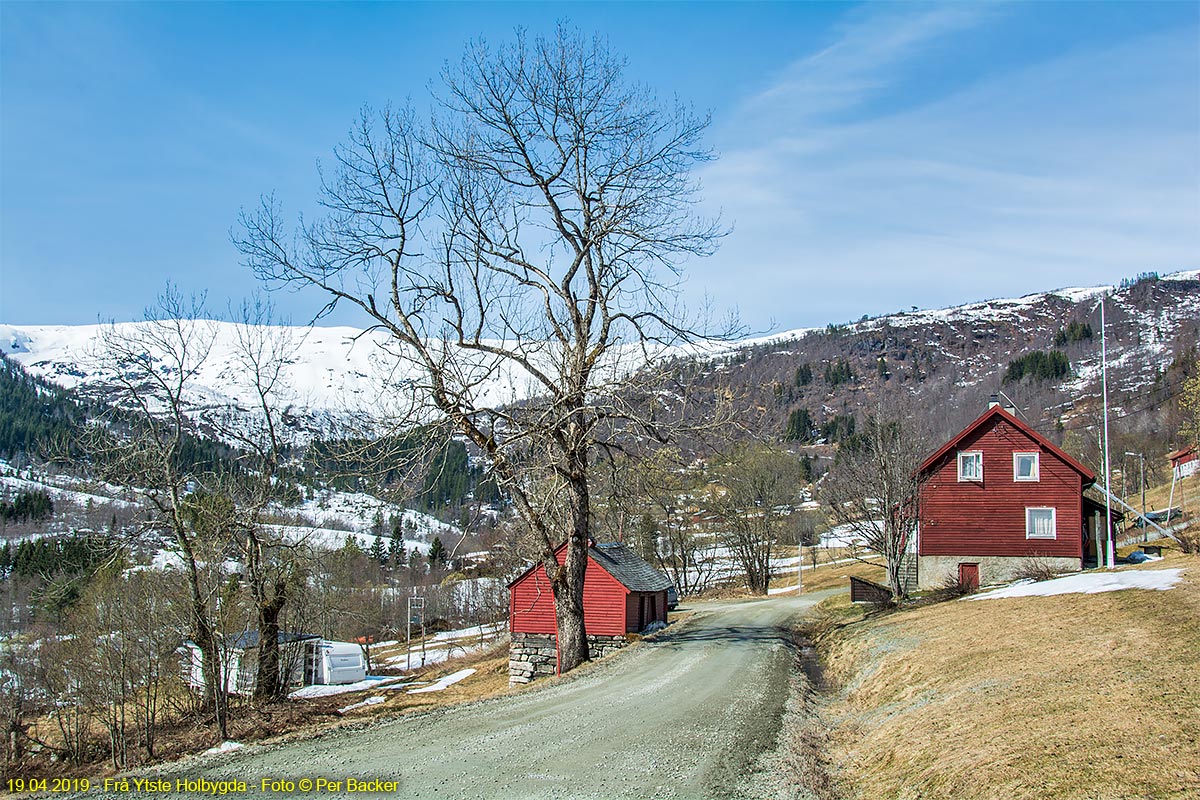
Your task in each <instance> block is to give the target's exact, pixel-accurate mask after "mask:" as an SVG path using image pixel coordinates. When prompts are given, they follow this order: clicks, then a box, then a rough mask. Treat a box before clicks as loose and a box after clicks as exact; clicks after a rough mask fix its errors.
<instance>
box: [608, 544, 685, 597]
mask: <svg viewBox="0 0 1200 800" xmlns="http://www.w3.org/2000/svg"><path fill="white" fill-rule="evenodd" d="M588 552H589V554H590V555H591V557H592V560H594V561H595V562H596V563H597V564H599V565H600V566H601V567H603V568H604V571H605V572H607V573H608V574H609V575H612V576H613V577H614V578H616V579H617V580H618V581H620V582H621V583H622V584H624V586H625V588H626V589H628V590H629V591H631V592H661V591H665V590H666V589H668V588H670V586H671V579H670V578H668V577H667V576H666V575H663V574H662V573H661V572H659V571H658V570H656V569H655V568H654V567H652V566H650V565H649V564H648V563H646V561H645V559H643V558H642V557H641V556H639V555H638V554H637V553H635V552H633V551H632V550H630V549H629V548H628V547H626V546H625V545H623V544H621V543H620V542H605V543H603V544H598V545H596V546H595V547H593V548H591V549H590V550H589V551H588Z"/></svg>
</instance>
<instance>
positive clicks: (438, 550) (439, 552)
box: [429, 536, 448, 569]
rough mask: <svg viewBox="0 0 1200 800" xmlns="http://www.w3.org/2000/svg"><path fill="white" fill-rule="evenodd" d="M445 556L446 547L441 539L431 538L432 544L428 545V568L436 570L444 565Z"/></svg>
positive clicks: (437, 537)
mask: <svg viewBox="0 0 1200 800" xmlns="http://www.w3.org/2000/svg"><path fill="white" fill-rule="evenodd" d="M447 555H448V553H447V552H446V546H445V545H444V544H442V539H441V537H439V536H435V537H433V544H431V545H429V568H430V569H437V568H438V567H440V566H442V565H444V564H445V563H446V556H447Z"/></svg>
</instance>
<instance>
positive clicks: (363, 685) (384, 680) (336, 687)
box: [288, 675, 400, 700]
mask: <svg viewBox="0 0 1200 800" xmlns="http://www.w3.org/2000/svg"><path fill="white" fill-rule="evenodd" d="M398 680H400V678H389V677H387V676H385V675H368V676H367V677H366V678H365V679H364V680H361V681H355V682H354V683H340V684H330V685H315V686H305V687H303V688H301V689H297V690H296V691H294V692H292V693H291V694H289V695H288V697H291V698H292V699H294V700H308V699H311V698H313V697H330V696H332V695H335V694H346V693H347V692H361V691H364V690H366V689H378V688H381V687H383V686H386V685H387V684H389V683H395V682H396V681H398Z"/></svg>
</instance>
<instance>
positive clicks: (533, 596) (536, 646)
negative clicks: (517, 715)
mask: <svg viewBox="0 0 1200 800" xmlns="http://www.w3.org/2000/svg"><path fill="white" fill-rule="evenodd" d="M566 553H567V546H566V543H563V544H562V545H560V546H559V548H558V549H557V550H556V551H555V557H556V558H557V559H558V563H559V564H562V563H563V562H564V561H565V560H566ZM670 587H671V579H670V578H668V577H667V576H666V575H664V574H662V573H661V572H659V571H658V570H656V569H655V568H654V567H652V566H651V565H650V564H648V563H646V561H645V560H644V559H643V558H641V557H640V556H638V554H637V553H635V552H633V550H631V549H629V548H628V547H626V546H625V545H624V544H621V543H619V542H606V543H603V544H596V545H593V546H591V547H589V548H588V564H587V572H586V573H585V575H584V582H583V623H584V630H585V631H586V633H587V639H588V649H589V651H590V652H591V655H592V657H593V658H602V657H604V656H606V655H609V654H611V653H613V652H614V651H616V650H619V649H620V648H622V647H624V646H625V645H626V644H628V642H629V640H630V637H629V634H634V633H638V632H640V631H644V630H646V629H647V628H649V627H651V626H652V625H654V624H655V623H660V624H665V623H666V621H667V589H669V588H670ZM508 590H509V606H508V609H509V613H508V619H509V630H510V631H511V633H512V647H511V649H510V651H509V680H510V682H512V683H528V682H529V681H531V680H533V679H534V678H537V677H540V676H542V675H555V674H557V673H558V671H559V670H558V644H557V627H556V624H555V614H554V595H553V592H552V591H551V588H550V579H549V577H548V576H547V575H546V569H545V567H544V566H543V565H542V564H540V563H538V564H535V565H533V566H532V567H530V568H529V569H527V570H526V571H525V572H524V573H522V574H521V575H520V576H519V577H518V578H517V579H516V580H514V581H513V582H512V583H510V584H509V586H508Z"/></svg>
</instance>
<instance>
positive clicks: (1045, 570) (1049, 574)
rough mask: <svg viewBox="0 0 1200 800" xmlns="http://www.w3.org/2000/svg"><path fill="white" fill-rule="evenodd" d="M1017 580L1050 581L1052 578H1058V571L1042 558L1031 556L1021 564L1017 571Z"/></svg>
mask: <svg viewBox="0 0 1200 800" xmlns="http://www.w3.org/2000/svg"><path fill="white" fill-rule="evenodd" d="M1015 577H1016V578H1017V580H1022V581H1036V582H1039V583H1040V582H1041V581H1048V580H1050V579H1051V578H1057V577H1058V573H1057V572H1055V571H1054V570H1053V569H1051V567H1050V565H1049V564H1047V563H1046V562H1045V561H1042V560H1040V559H1036V558H1031V559H1028V560H1027V561H1025V563H1023V564H1021V566H1020V567H1018V568H1017V571H1016V573H1015Z"/></svg>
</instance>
